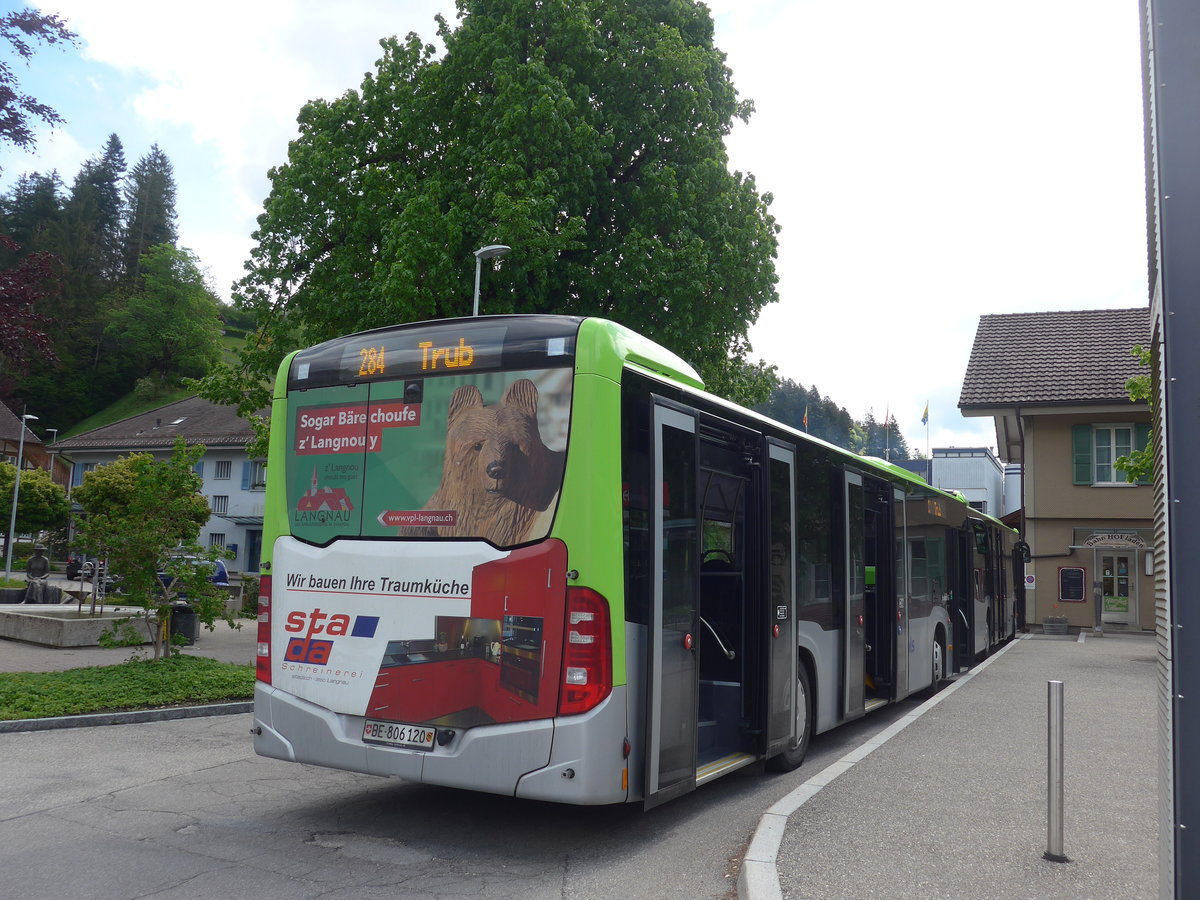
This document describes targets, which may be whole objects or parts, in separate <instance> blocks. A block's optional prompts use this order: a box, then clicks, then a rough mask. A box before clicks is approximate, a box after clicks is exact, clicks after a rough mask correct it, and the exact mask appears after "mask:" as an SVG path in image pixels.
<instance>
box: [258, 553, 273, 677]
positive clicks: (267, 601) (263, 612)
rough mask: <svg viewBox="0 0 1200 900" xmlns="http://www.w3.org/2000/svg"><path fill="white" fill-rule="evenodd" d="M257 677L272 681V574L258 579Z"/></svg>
mask: <svg viewBox="0 0 1200 900" xmlns="http://www.w3.org/2000/svg"><path fill="white" fill-rule="evenodd" d="M254 668H255V677H256V678H258V680H259V681H261V682H262V683H263V684H270V683H271V576H270V575H263V576H262V577H260V578H259V579H258V654H257V656H256V657H255V661H254Z"/></svg>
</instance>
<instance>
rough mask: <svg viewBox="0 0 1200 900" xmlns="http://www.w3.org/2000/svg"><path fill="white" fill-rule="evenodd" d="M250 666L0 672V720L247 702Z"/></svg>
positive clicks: (196, 662) (132, 664)
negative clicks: (237, 701)
mask: <svg viewBox="0 0 1200 900" xmlns="http://www.w3.org/2000/svg"><path fill="white" fill-rule="evenodd" d="M253 696H254V666H252V665H235V664H233V663H224V662H218V661H217V660H214V659H208V658H207V657H203V656H172V657H169V658H166V659H161V660H159V661H157V662H154V661H152V660H130V661H129V662H124V663H120V664H118V665H115V666H89V667H87V668H84V669H68V670H67V671H65V672H0V720H10V719H38V718H42V717H44V716H73V715H82V714H85V713H98V712H116V711H118V710H127V709H157V708H159V707H165V706H191V705H196V704H201V703H224V702H229V701H234V700H249V699H251V698H252V697H253Z"/></svg>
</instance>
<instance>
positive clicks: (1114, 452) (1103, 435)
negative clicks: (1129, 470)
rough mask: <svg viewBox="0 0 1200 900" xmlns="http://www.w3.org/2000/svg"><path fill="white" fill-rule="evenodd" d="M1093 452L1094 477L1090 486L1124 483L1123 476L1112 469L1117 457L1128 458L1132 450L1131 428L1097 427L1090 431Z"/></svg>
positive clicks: (1127, 426) (1125, 426) (1120, 426)
mask: <svg viewBox="0 0 1200 900" xmlns="http://www.w3.org/2000/svg"><path fill="white" fill-rule="evenodd" d="M1092 437H1093V441H1094V444H1093V446H1094V448H1095V451H1094V453H1093V454H1092V465H1093V467H1094V469H1095V476H1094V477H1093V478H1092V484H1114V483H1115V482H1118V481H1119V482H1124V481H1125V476H1124V475H1123V474H1122V473H1121V472H1119V471H1118V470H1116V469H1114V468H1113V463H1114V462H1116V460H1117V458H1118V457H1121V456H1128V455H1129V452H1130V450H1132V449H1133V428H1132V427H1131V426H1129V425H1114V426H1109V427H1103V428H1101V427H1097V428H1095V429H1094V430H1093V431H1092Z"/></svg>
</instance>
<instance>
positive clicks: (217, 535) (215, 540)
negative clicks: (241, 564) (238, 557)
mask: <svg viewBox="0 0 1200 900" xmlns="http://www.w3.org/2000/svg"><path fill="white" fill-rule="evenodd" d="M208 546H210V547H224V546H225V535H224V533H223V532H220V531H214V532H213V533H212V534H210V535H209V536H208Z"/></svg>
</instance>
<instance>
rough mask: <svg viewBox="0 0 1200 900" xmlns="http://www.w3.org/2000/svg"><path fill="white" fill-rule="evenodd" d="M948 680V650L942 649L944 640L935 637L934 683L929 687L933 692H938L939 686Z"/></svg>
mask: <svg viewBox="0 0 1200 900" xmlns="http://www.w3.org/2000/svg"><path fill="white" fill-rule="evenodd" d="M945 680H946V650H945V648H943V647H942V639H941V638H940V637H934V639H933V682H932V683H931V684H930V685H929V687H930V688H931V689H932V690H935V691H936V690H937V689H938V685H940V684H941V683H942V682H943V681H945Z"/></svg>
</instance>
